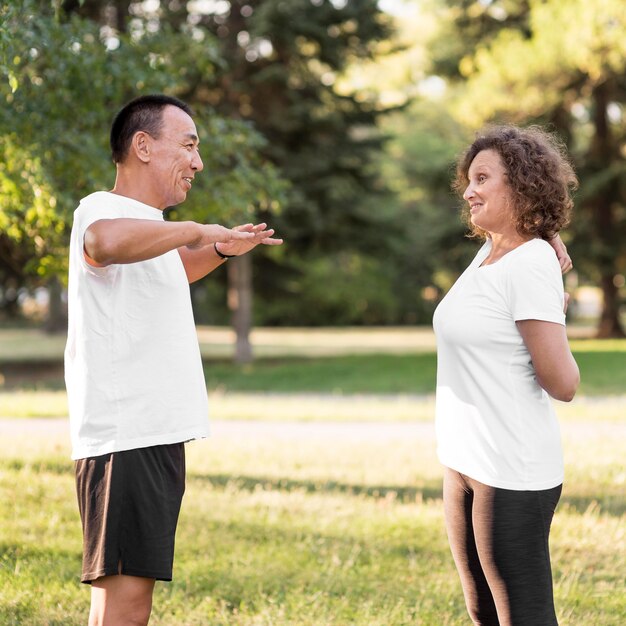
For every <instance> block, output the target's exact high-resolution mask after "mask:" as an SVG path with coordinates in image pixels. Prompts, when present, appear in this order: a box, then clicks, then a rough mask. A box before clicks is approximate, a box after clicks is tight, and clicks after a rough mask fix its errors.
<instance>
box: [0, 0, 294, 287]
mask: <svg viewBox="0 0 626 626" xmlns="http://www.w3.org/2000/svg"><path fill="white" fill-rule="evenodd" d="M97 4H98V3H92V2H85V3H84V4H83V5H82V6H81V5H80V3H72V2H66V3H65V6H66V9H67V10H68V11H69V13H68V12H65V11H64V10H63V9H62V8H61V7H60V5H58V4H57V3H55V6H52V5H51V4H50V3H49V2H41V1H40V2H37V1H36V0H22V1H21V2H16V3H14V4H13V5H11V7H9V8H3V9H2V10H3V11H4V13H3V16H2V17H3V21H2V28H1V29H0V52H2V56H0V63H1V65H2V72H3V76H2V78H3V80H2V81H1V82H0V95H1V96H2V97H3V98H4V99H5V101H6V102H7V104H8V106H7V107H5V108H3V109H2V110H0V148H1V149H2V157H3V158H2V160H1V162H2V167H1V168H0V185H1V192H0V226H2V227H3V228H2V230H3V235H2V238H1V239H0V273H2V275H3V276H4V275H9V273H10V272H13V274H12V276H13V280H14V281H15V282H16V283H19V285H20V286H21V285H24V284H29V281H30V282H31V283H36V282H37V281H39V282H41V281H42V280H47V279H49V278H51V277H52V276H55V275H64V273H65V266H64V260H65V258H66V256H67V255H66V252H65V248H66V246H67V241H68V234H69V223H70V220H71V212H72V211H73V209H74V208H75V207H76V205H77V203H78V201H79V199H80V198H81V197H82V196H84V195H86V194H87V193H90V192H92V191H95V190H97V189H102V188H108V187H109V188H110V186H111V184H112V182H113V178H114V168H113V166H112V164H111V163H110V160H109V159H110V157H109V153H108V147H107V132H108V128H109V126H110V123H111V118H112V115H113V112H114V111H115V110H117V109H118V108H119V107H120V104H121V103H123V102H125V101H127V100H129V99H130V98H132V97H134V96H136V95H137V93H138V92H148V93H149V92H160V91H162V92H166V93H172V94H174V95H179V94H180V92H181V91H184V90H186V89H187V85H188V83H187V81H188V79H189V77H188V75H187V74H186V72H185V71H184V70H182V69H181V64H180V58H181V57H182V56H183V54H187V53H191V54H192V55H194V56H195V58H196V64H195V66H194V67H195V68H196V71H199V72H204V73H208V72H210V71H212V68H213V66H214V64H215V63H217V57H216V49H215V46H214V45H213V44H212V43H211V40H210V38H209V39H208V40H206V41H202V42H194V40H188V38H187V37H185V38H183V37H182V36H180V35H179V34H177V33H174V32H173V31H171V29H168V28H167V27H163V28H162V29H161V30H160V31H159V32H158V33H151V32H149V30H147V29H142V28H140V27H139V26H138V27H137V28H139V30H138V31H134V32H129V33H126V34H125V33H122V32H117V31H115V30H111V27H110V25H109V24H108V23H107V22H106V20H105V22H103V23H96V22H94V21H92V20H90V19H86V18H83V17H81V16H80V15H79V13H80V12H81V11H92V10H95V9H94V7H96V5H97ZM115 4H116V6H117V7H118V8H120V7H121V9H123V8H124V6H126V5H127V4H128V3H126V5H124V3H122V2H116V3H115ZM123 5H124V6H123ZM55 7H56V9H57V10H56V11H55V10H54V9H55ZM126 8H127V7H126ZM98 15H99V13H98ZM105 15H109V13H107V12H105ZM198 116H199V121H198V127H199V129H200V130H199V132H200V133H201V137H202V139H203V144H204V150H205V151H206V154H207V155H208V156H207V157H205V160H209V161H210V164H211V166H212V170H213V176H212V179H211V180H210V181H208V180H206V178H205V179H204V181H203V180H202V178H201V179H200V180H199V181H198V184H197V185H195V190H194V194H192V196H191V199H190V201H189V202H188V203H187V204H186V205H185V209H184V215H185V216H188V215H193V216H195V217H197V216H199V215H200V214H201V215H202V218H203V219H206V217H207V215H209V214H211V215H213V217H214V219H216V221H217V220H221V219H222V218H223V217H224V215H225V208H226V207H228V206H229V205H231V204H233V205H239V206H242V207H244V208H245V207H247V206H249V205H251V204H252V203H253V201H256V200H257V199H260V201H267V202H269V198H272V201H274V202H276V201H277V200H280V193H281V190H282V189H283V187H284V185H283V184H282V183H281V182H280V179H279V176H278V175H277V173H276V170H275V168H273V167H272V166H271V165H270V164H266V163H265V162H264V161H263V160H262V158H261V157H260V150H259V149H260V146H261V145H262V143H263V139H262V137H261V136H260V135H259V134H258V133H256V132H255V131H254V130H253V129H252V128H251V127H250V125H246V124H243V123H241V122H230V121H228V120H225V119H223V118H222V117H220V116H218V115H216V114H215V113H214V112H213V111H212V110H211V109H209V108H206V107H203V108H201V109H200V110H199V111H198ZM172 217H175V215H173V216H172ZM26 260H28V262H26Z"/></svg>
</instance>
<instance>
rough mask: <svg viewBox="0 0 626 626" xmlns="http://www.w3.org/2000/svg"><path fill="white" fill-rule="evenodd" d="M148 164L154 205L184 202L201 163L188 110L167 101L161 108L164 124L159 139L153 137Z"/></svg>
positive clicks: (201, 167) (195, 133)
mask: <svg viewBox="0 0 626 626" xmlns="http://www.w3.org/2000/svg"><path fill="white" fill-rule="evenodd" d="M150 166H151V167H152V173H153V176H152V180H153V181H154V191H156V192H157V194H156V195H157V197H158V198H159V200H158V203H159V206H158V207H157V208H160V209H165V208H167V207H169V206H175V205H177V204H180V203H181V202H183V201H184V200H185V199H186V197H187V192H188V191H189V190H190V189H191V184H192V180H193V178H194V176H195V175H196V173H197V172H200V171H202V169H203V168H204V165H203V163H202V159H201V158H200V153H199V151H198V132H197V130H196V125H195V124H194V122H193V120H192V119H191V117H190V116H189V115H187V113H185V112H184V111H183V110H182V109H179V108H178V107H175V106H171V105H168V106H166V107H165V108H164V109H163V126H162V128H161V133H160V136H159V138H158V139H156V138H154V137H153V138H152V148H151V158H150Z"/></svg>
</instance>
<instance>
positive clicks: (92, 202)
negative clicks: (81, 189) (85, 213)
mask: <svg viewBox="0 0 626 626" xmlns="http://www.w3.org/2000/svg"><path fill="white" fill-rule="evenodd" d="M114 200H115V196H114V195H113V194H112V193H111V192H109V191H94V192H93V193H90V194H89V195H88V196H85V197H84V198H82V199H81V201H80V202H79V204H78V207H77V208H76V210H77V211H79V210H81V209H82V210H84V209H85V208H91V207H105V206H111V204H112V203H113V202H114Z"/></svg>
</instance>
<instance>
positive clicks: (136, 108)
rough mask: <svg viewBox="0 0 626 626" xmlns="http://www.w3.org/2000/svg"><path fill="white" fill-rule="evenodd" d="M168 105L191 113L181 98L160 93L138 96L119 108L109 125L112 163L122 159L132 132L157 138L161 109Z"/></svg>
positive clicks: (161, 117) (161, 121) (188, 113)
mask: <svg viewBox="0 0 626 626" xmlns="http://www.w3.org/2000/svg"><path fill="white" fill-rule="evenodd" d="M168 105H171V106H175V107H178V108H179V109H182V110H183V111H184V112H185V113H187V115H193V111H192V110H191V107H189V105H187V104H185V103H184V102H183V101H182V100H179V99H178V98H174V97H172V96H165V95H162V94H152V95H149V96H140V97H139V98H135V99H134V100H131V101H130V102H129V103H128V104H126V105H125V106H124V107H123V108H122V109H121V111H120V112H119V113H118V114H117V115H116V116H115V119H114V120H113V124H112V125H111V140H110V142H111V156H112V157H113V163H122V162H123V161H124V159H125V158H126V155H127V154H128V150H129V148H130V143H131V141H132V139H133V136H134V134H135V133H137V132H139V131H140V130H142V131H145V132H146V133H148V134H149V135H152V136H153V137H155V138H157V139H158V137H159V135H160V133H161V128H162V126H163V109H164V108H165V107H166V106H168Z"/></svg>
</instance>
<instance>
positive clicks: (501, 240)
mask: <svg viewBox="0 0 626 626" xmlns="http://www.w3.org/2000/svg"><path fill="white" fill-rule="evenodd" d="M489 234H490V238H491V250H490V251H489V254H488V256H487V258H486V259H485V260H484V261H483V262H482V265H490V264H491V263H495V262H496V261H499V260H500V259H501V258H502V257H503V256H504V255H505V254H507V253H508V252H511V250H515V248H518V247H519V246H521V245H522V244H523V243H526V242H527V241H530V240H531V239H532V237H523V236H522V235H520V234H519V233H518V232H517V231H515V232H512V233H489Z"/></svg>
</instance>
